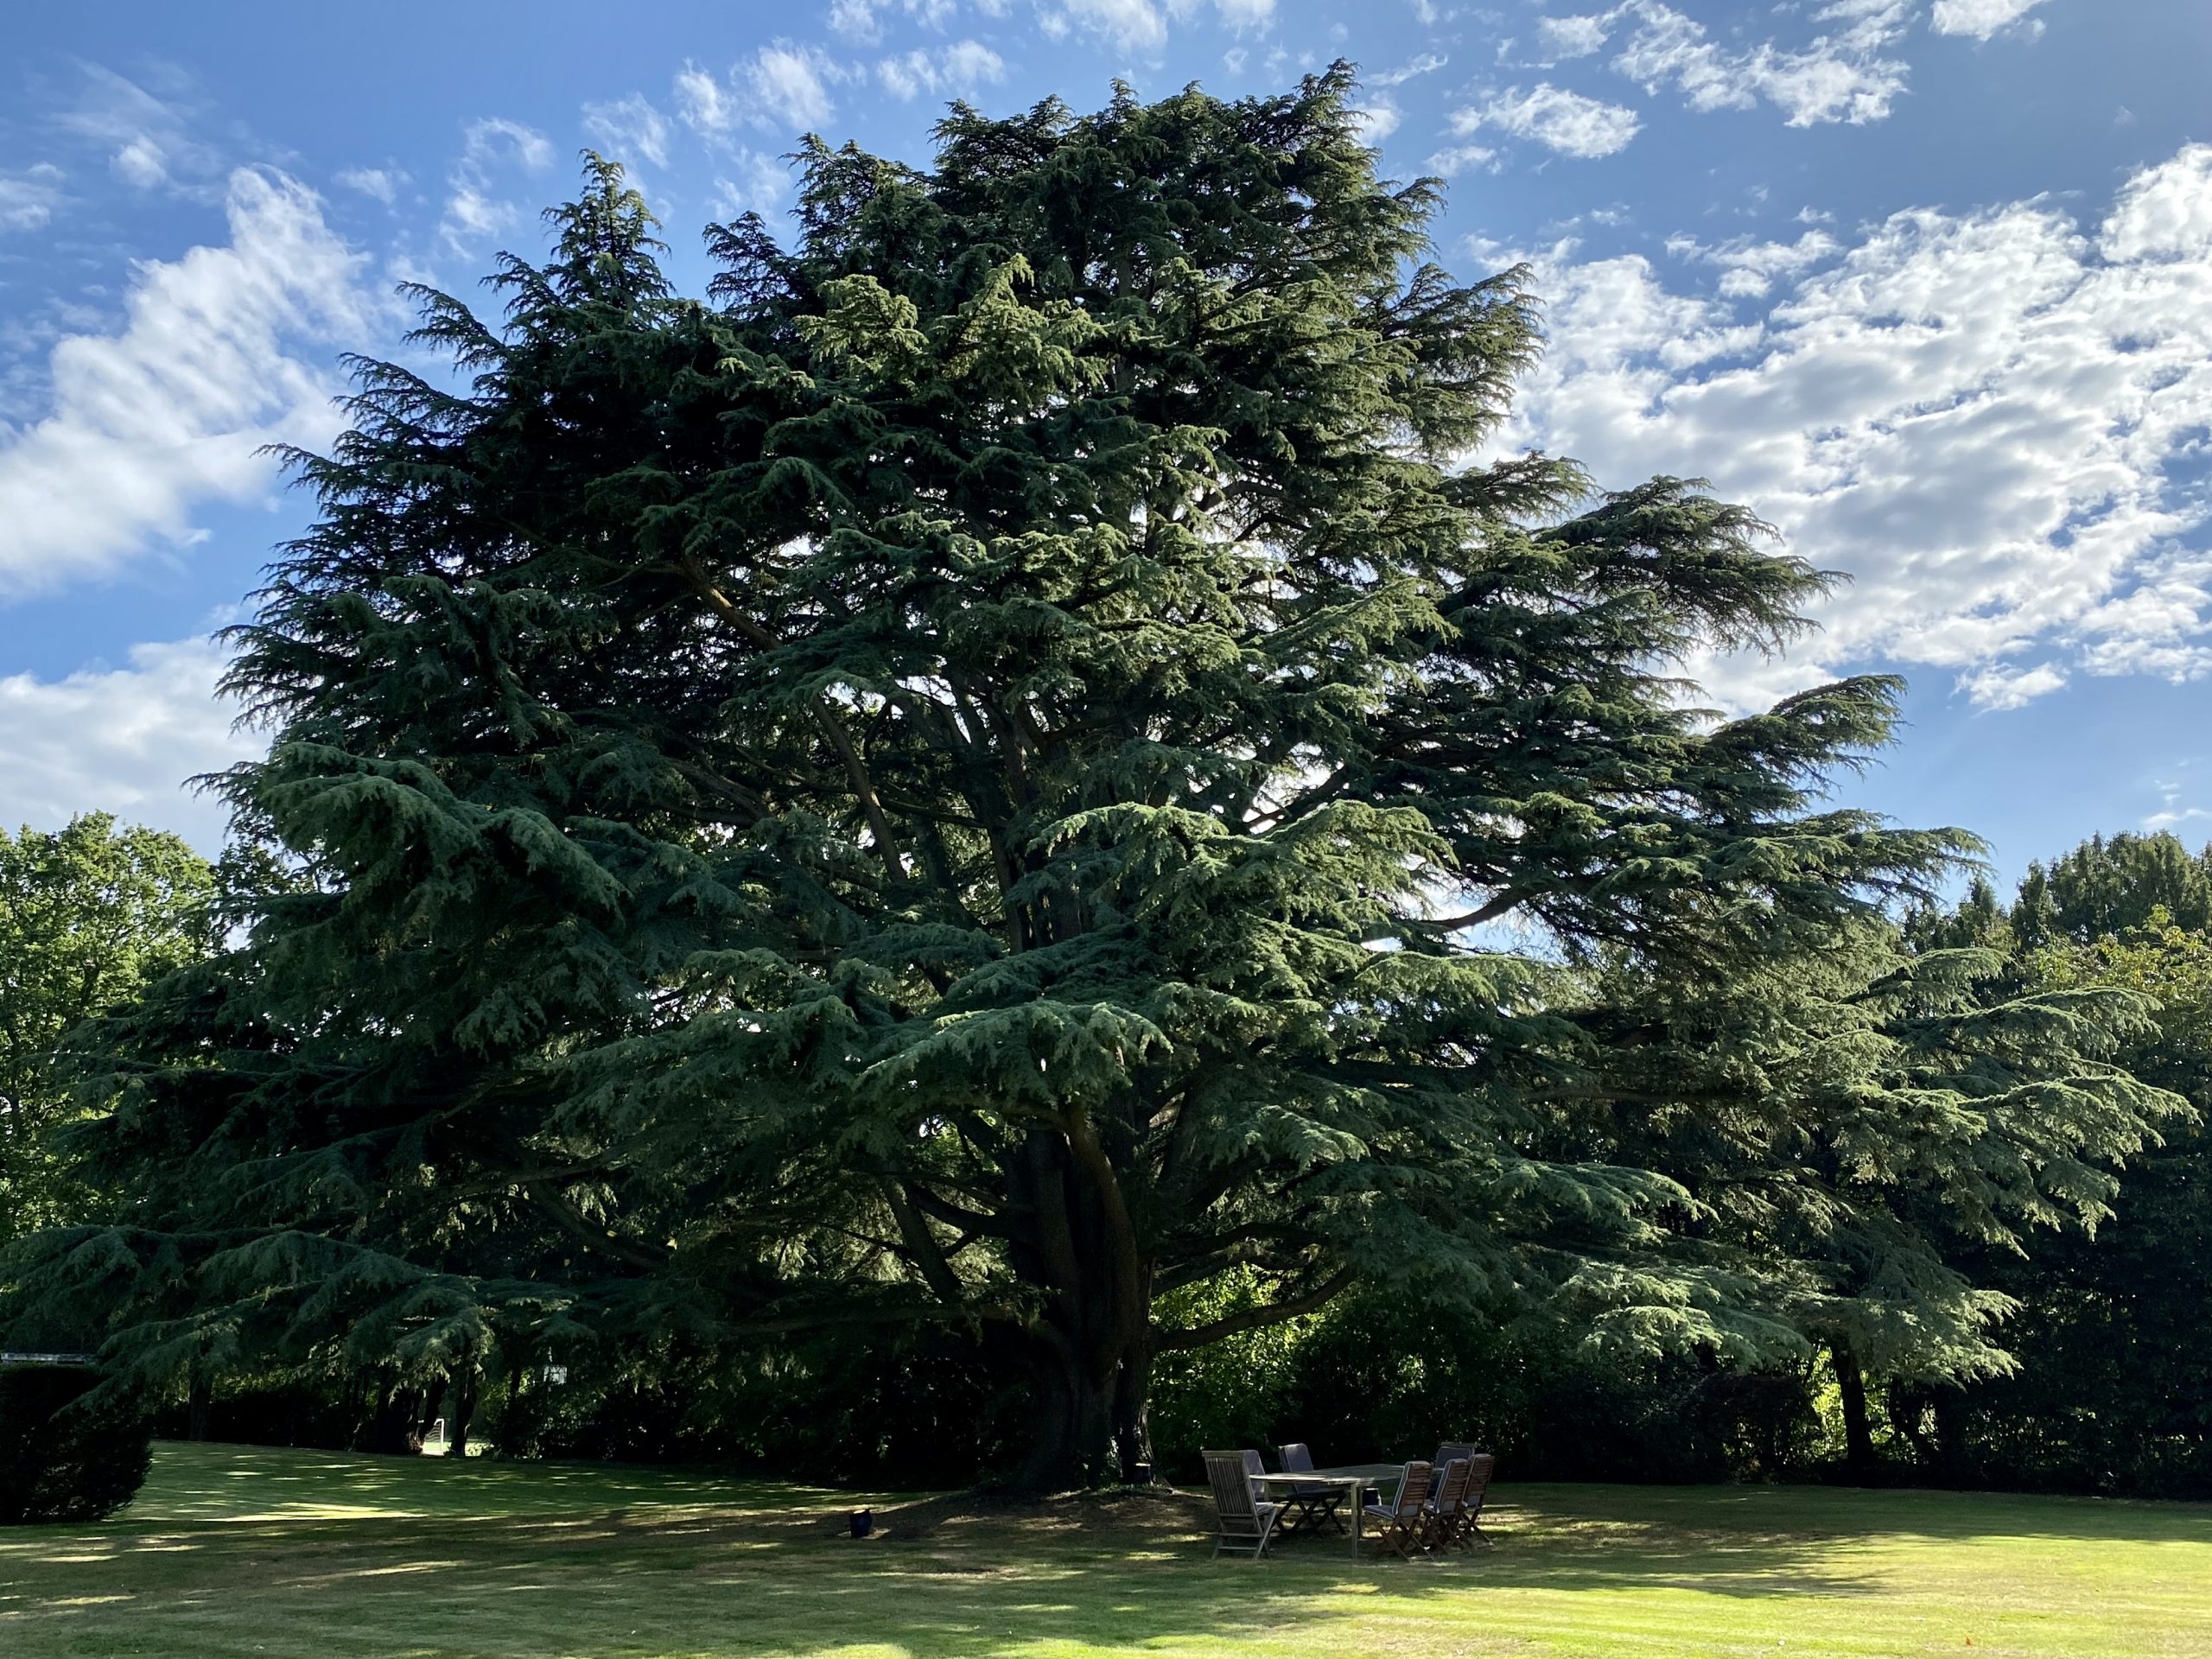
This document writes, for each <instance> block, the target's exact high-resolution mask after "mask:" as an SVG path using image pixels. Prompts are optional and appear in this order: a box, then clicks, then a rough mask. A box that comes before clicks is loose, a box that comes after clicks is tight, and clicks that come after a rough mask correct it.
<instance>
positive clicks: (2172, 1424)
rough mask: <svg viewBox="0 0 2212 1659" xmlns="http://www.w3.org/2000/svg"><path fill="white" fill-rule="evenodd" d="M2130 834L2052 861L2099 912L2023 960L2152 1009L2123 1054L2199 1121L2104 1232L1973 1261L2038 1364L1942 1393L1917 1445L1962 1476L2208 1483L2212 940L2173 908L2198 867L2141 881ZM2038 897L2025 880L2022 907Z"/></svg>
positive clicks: (2163, 1138)
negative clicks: (2171, 901)
mask: <svg viewBox="0 0 2212 1659" xmlns="http://www.w3.org/2000/svg"><path fill="white" fill-rule="evenodd" d="M2128 839H2129V838H2127V837H2114V838H2113V841H2112V842H2102V843H2100V842H2090V843H2087V844H2085V845H2084V846H2083V847H2082V848H2080V849H2076V850H2075V852H2074V853H2073V854H2071V855H2069V856H2068V857H2067V858H2065V859H2063V860H2060V861H2057V862H2056V864H2055V865H2054V866H2053V867H2052V868H2053V869H2054V871H2056V870H2064V869H2068V868H2071V869H2073V870H2075V871H2076V872H2085V871H2086V872H2094V874H2096V876H2097V887H2098V888H2099V889H2101V895H2100V897H2099V899H2098V900H2097V904H2096V907H2095V909H2094V911H2092V912H2090V916H2089V918H2081V916H2080V912H2075V919H2073V920H2070V921H2069V922H2067V923H2066V925H2064V926H2063V929H2061V930H2059V932H2058V937H2059V938H2060V942H2059V943H2057V944H2047V945H2044V946H2043V947H2042V948H2040V949H2037V950H2029V951H2026V952H2024V953H2022V954H2021V955H2020V956H2019V957H2017V958H2016V961H2015V964H2014V971H2015V972H2016V973H2017V974H2018V976H2020V977H2021V978H2022V979H2023V981H2024V982H2027V983H2029V984H2031V985H2032V986H2035V987H2037V988H2048V989H2050V990H2055V991H2056V992H2059V993H2061V994H2065V995H2073V994H2076V993H2078V992H2080V991H2082V990H2085V989H2117V990H2119V991H2121V992H2123V993H2126V994H2128V995H2134V996H2137V997H2139V998H2142V999H2144V1000H2145V1001H2146V1002H2147V1003H2148V1004H2149V1005H2150V1006H2152V1007H2154V1008H2155V1009H2156V1013H2155V1014H2154V1016H2153V1019H2152V1022H2150V1023H2148V1024H2146V1026H2145V1027H2144V1028H2143V1029H2141V1030H2139V1031H2138V1032H2137V1033H2134V1034H2133V1036H2132V1037H2131V1038H2130V1039H2129V1040H2128V1042H2127V1043H2126V1046H2125V1047H2124V1049H2123V1051H2122V1053H2121V1058H2123V1059H2124V1061H2125V1062H2126V1065H2128V1066H2129V1068H2130V1069H2131V1070H2133V1071H2135V1072H2136V1073H2138V1074H2139V1076H2141V1077H2144V1078H2145V1080H2146V1081H2149V1082H2152V1083H2155V1084H2158V1085H2160V1086H2161V1087H2164V1088H2165V1089H2168V1090H2172V1091H2174V1092H2175V1093H2177V1094H2178V1095H2181V1096H2184V1097H2186V1098H2187V1099H2188V1100H2189V1101H2190V1102H2191V1103H2192V1104H2193V1105H2195V1106H2196V1109H2197V1115H2196V1117H2195V1118H2194V1119H2193V1120H2191V1121H2190V1122H2178V1123H2173V1124H2171V1125H2169V1126H2167V1127H2166V1128H2165V1131H2164V1134H2163V1135H2160V1136H2159V1137H2158V1138H2157V1139H2155V1140H2154V1141H2152V1142H2151V1143H2149V1144H2148V1145H2146V1146H2145V1147H2144V1148H2143V1149H2142V1151H2141V1152H2140V1153H2139V1154H2138V1155H2137V1156H2136V1157H2134V1158H2133V1159H2132V1160H2130V1163H2129V1166H2128V1168H2127V1171H2126V1176H2125V1179H2124V1181H2123V1184H2122V1186H2121V1189H2120V1193H2119V1196H2118V1197H2117V1198H2116V1199H2115V1200H2114V1203H2113V1209H2114V1214H2113V1216H2112V1217H2111V1218H2110V1219H2109V1220H2108V1221H2107V1222H2106V1223H2105V1224H2103V1225H2102V1226H2101V1227H2100V1228H2099V1229H2098V1230H2097V1231H2096V1233H2095V1235H2094V1237H2088V1236H2073V1237H2068V1238H2063V1239H2060V1240H2056V1241H2054V1242H2053V1243H2051V1244H2050V1246H2049V1247H2047V1248H2044V1249H2037V1250H2035V1251H2033V1252H2032V1253H2031V1254H2030V1255H2027V1256H2026V1257H2024V1258H2008V1257H2005V1256H2002V1255H1999V1256H1996V1257H1994V1258H1993V1259H1992V1260H1991V1261H1990V1262H1987V1263H1986V1265H1982V1266H1978V1267H1976V1268H1975V1269H1974V1270H1976V1271H1977V1272H1978V1273H1979V1274H1980V1276H1981V1277H1983V1278H1984V1279H1985V1281H1986V1282H1988V1283H1990V1284H1991V1285H1992V1286H1993V1287H1996V1288H1998V1289H1999V1290H2000V1291H2001V1292H2002V1293H2004V1294H2005V1295H2006V1296H2007V1297H2008V1298H2009V1299H2010V1300H2012V1302H2013V1303H2014V1304H2015V1306H2017V1307H2018V1310H2019V1311H2018V1313H2017V1315H2016V1316H2015V1318H2014V1319H2012V1322H2011V1327H2010V1332H2009V1337H2008V1339H2009V1341H2010V1342H2011V1343H2012V1345H2014V1346H2015V1347H2017V1348H2018V1350H2019V1351H2021V1352H2022V1353H2023V1355H2024V1357H2025V1358H2026V1360H2027V1363H2025V1364H2024V1365H2023V1366H2022V1367H2021V1368H2019V1369H2018V1370H2017V1371H2016V1372H2012V1373H2008V1374H2007V1375H2005V1376H2002V1377H2000V1378H1996V1379H1993V1380H1991V1381H1989V1382H1986V1383H1982V1384H1980V1385H1979V1386H1976V1387H1974V1388H1971V1389H1966V1390H1963V1391H1961V1390H1957V1389H1950V1390H1940V1391H1936V1392H1933V1393H1931V1394H1929V1395H1928V1396H1927V1398H1926V1400H1925V1402H1924V1404H1925V1408H1929V1409H1930V1410H1931V1414H1933V1415H1934V1416H1935V1417H1936V1420H1937V1427H1938V1428H1939V1429H1940V1431H1941V1432H1939V1433H1935V1434H1933V1435H1923V1436H1922V1439H1923V1443H1924V1449H1925V1451H1926V1453H1927V1455H1928V1456H1929V1458H1930V1459H1931V1460H1934V1461H1936V1462H1937V1463H1939V1464H1941V1465H1944V1466H1946V1467H1947V1469H1948V1471H1950V1472H1953V1473H1955V1474H1967V1473H1979V1474H1980V1475H1982V1476H1983V1477H1984V1478H1993V1479H1998V1480H2001V1481H2004V1482H2005V1483H2007V1484H2032V1485H2052V1484H2056V1485H2066V1486H2073V1487H2076V1488H2082V1487H2087V1488H2089V1489H2092V1490H2103V1491H2133V1492H2138V1493H2144V1494H2155V1495H2161V1496H2173V1497H2191V1496H2193V1497H2202V1496H2203V1495H2205V1494H2206V1493H2207V1492H2212V1408H2208V1407H2207V1404H2206V1402H2207V1401H2208V1400H2212V1357H2208V1356H2212V1180H2208V1175H2212V1139H2208V1135H2207V1132H2206V1128H2205V1114H2206V1113H2207V1112H2208V1111H2212V935H2208V932H2207V931H2206V929H2205V928H2204V927H2203V926H2202V925H2201V924H2200V925H2196V926H2193V927H2191V926H2184V925H2181V924H2180V923H2178V922H2177V920H2176V919H2175V918H2173V917H2172V916H2171V915H2170V914H2169V913H2168V912H2166V911H2165V909H2164V906H2163V904H2162V903H2161V902H2160V900H2161V899H2162V898H2163V897H2165V896H2171V895H2172V894H2173V893H2174V892H2175V888H2176V886H2177V884H2175V883H2173V882H2171V881H2170V880H2166V879H2165V875H2166V873H2168V872H2171V871H2173V870H2175V869H2176V868H2187V867H2186V865H2183V864H2182V863H2181V862H2180V861H2177V860H2175V859H2174V858H2172V856H2171V854H2170V853H2169V854H2165V855H2158V856H2154V857H2152V858H2147V859H2145V860H2144V861H2142V862H2141V864H2139V865H2138V866H2136V867H2135V868H2136V869H2137V870H2138V871H2139V872H2145V873H2147V876H2148V879H2147V880H2145V882H2144V883H2143V885H2142V887H2134V886H2133V885H2131V884H2130V880H2129V872H2128V870H2127V869H2126V867H2125V866H2123V867H2122V868H2119V869H2114V868H2113V865H2114V864H2116V863H2119V862H2120V861H2119V860H2116V859H2114V858H2113V856H2112V851H2113V849H2115V848H2123V847H2124V846H2125V843H2126V842H2127V841H2128ZM2165 839H2166V840H2168V841H2169V842H2171V837H2166V838H2165ZM2139 844H2140V843H2139ZM2174 850H2176V851H2177V850H2178V848H2177V847H2176V848H2175V849H2174ZM2188 856H2189V855H2183V857H2184V858H2187V857H2188ZM2121 858H2126V853H2125V852H2123V853H2122V854H2121ZM2031 880H2032V877H2031ZM2052 885H2053V886H2054V887H2055V886H2056V882H2055V881H2054V882H2053V884H2052ZM2085 885H2086V884H2085ZM2146 888H2147V891H2145V889H2146ZM2077 891H2078V889H2077ZM2036 897H2037V894H2036V893H2035V890H2034V887H2032V886H2031V883H2023V886H2022V894H2021V899H2020V902H2019V904H2018V905H2017V906H2015V914H2016V915H2018V914H2019V913H2020V912H2022V911H2024V910H2026V909H2027V907H2028V906H2029V905H2030V904H2031V903H2032V902H2033V901H2034V900H2035V899H2036ZM2053 908H2054V909H2055V910H2058V911H2059V914H2060V915H2062V916H2063V915H2065V913H2066V912H2065V911H2064V910H2063V909H2060V908H2059V907H2058V906H2053ZM2130 917H2135V918H2139V920H2138V921H2134V922H2130V921H2128V920H2127V919H2126V918H2130ZM2023 919H2028V918H2023ZM2107 922H2114V923H2117V924H2118V925H2117V926H2115V927H2112V928H2109V929H2107V928H2106V927H2105V926H2103V925H2102V924H2104V923H2107ZM2093 930H2094V931H2093ZM2068 935H2075V936H2080V935H2088V942H2086V943H2078V944H2077V943H2074V942H2072V940H2071V939H2070V938H2067V937H2066V936H2068Z"/></svg>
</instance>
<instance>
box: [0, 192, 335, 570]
mask: <svg viewBox="0 0 2212 1659" xmlns="http://www.w3.org/2000/svg"><path fill="white" fill-rule="evenodd" d="M228 212H229V219H230V233H231V239H230V243H229V245H227V246H226V247H199V248H194V249H193V250H192V251H190V252H188V253H187V254H186V255H185V256H184V257H182V258H181V259H177V260H175V261H171V262H166V263H154V264H146V265H143V266H141V267H140V268H139V270H138V273H137V277H136V279H135V280H134V281H133V283H132V285H131V288H130V295H129V296H128V299H127V301H126V302H125V308H124V324H123V327H122V329H121V331H120V332H119V333H115V334H74V335H71V336H69V337H67V338H66V339H64V340H61V341H60V343H59V344H57V345H56V346H54V350H53V353H52V354H51V357H50V358H49V359H48V375H49V378H50V381H51V392H50V410H49V412H48V414H47V415H46V416H44V418H42V419H41V420H38V421H36V422H35V423H31V424H29V425H28V426H25V427H22V428H18V429H12V430H10V429H0V525H5V526H6V532H5V534H4V535H0V596H6V595H10V594H30V593H38V592H44V591H48V590H50V589H53V588H60V587H63V586H65V585H67V583H69V582H73V581H77V580H80V579H82V578H85V577H87V576H97V575H102V574H104V573H106V572H109V571H111V570H113V569H116V568H117V567H118V565H120V564H122V563H124V561H126V560H127V559H129V558H130V557H131V556H133V555H135V554H137V553H139V552H141V551H143V550H145V549H146V548H148V547H149V545H152V544H154V543H159V542H164V541H166V542H168V543H172V544H186V543H189V541H190V540H191V539H192V536H193V525H192V522H191V515H192V511H193V508H194V505H195V504H197V503H199V502H201V501H203V500H207V499H220V500H226V501H233V502H236V501H246V500H251V499H254V498H256V497H257V496H260V495H262V494H263V493H264V492H266V491H267V489H268V488H269V485H270V479H271V476H272V474H273V473H274V470H275V463H274V462H272V461H270V460H269V459H267V458H266V457H264V456H262V455H260V454H257V451H258V450H259V449H260V448H262V446H264V444H268V443H270V442H304V443H321V442H327V440H328V439H329V438H330V437H331V436H332V435H334V433H335V432H336V430H337V426H338V419H337V416H336V414H335V412H334V410H333V409H332V407H331V404H330V395H331V391H332V390H333V389H332V387H331V386H330V385H329V384H328V383H327V381H326V379H325V378H324V377H323V376H322V375H321V373H320V372H318V371H317V370H316V369H315V368H312V367H310V366H309V365H308V363H306V362H303V361H302V360H301V359H300V358H299V357H298V356H297V355H296V354H295V353H294V352H293V351H292V350H291V349H290V346H291V343H292V341H293V340H296V338H297V337H299V336H301V335H303V334H304V335H308V336H312V337H315V338H327V337H329V336H332V335H334V334H342V335H344V336H346V337H347V338H349V339H351V340H359V339H360V338H361V337H362V336H363V335H364V334H366V333H367V332H368V331H369V328H370V326H371V325H370V322H369V320H368V319H369V306H368V304H367V302H366V301H365V298H364V296H362V294H361V292H360V290H359V288H358V286H357V281H358V278H359V270H360V265H361V263H362V262H361V260H360V257H359V256H357V255H355V254H353V253H352V252H351V251H348V250H347V249H346V246H345V245H344V244H343V243H342V242H340V240H339V239H338V238H337V237H336V236H334V234H332V232H330V230H329V229H328V227H327V226H325V225H324V223H323V219H322V207H321V202H320V201H319V200H317V198H316V197H315V194H314V193H313V192H312V191H310V190H308V188H306V187H305V186H303V185H301V184H299V183H296V182H295V181H293V180H291V179H289V178H286V177H284V176H283V175H281V174H274V173H264V172H258V171H253V170H249V169H241V170H240V171H238V172H237V173H234V174H233V175H232V176H231V182H230V194H229V201H228ZM317 355H318V356H320V355H321V353H318V354H317Z"/></svg>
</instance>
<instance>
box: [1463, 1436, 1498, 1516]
mask: <svg viewBox="0 0 2212 1659" xmlns="http://www.w3.org/2000/svg"><path fill="white" fill-rule="evenodd" d="M1496 1471H1497V1459H1496V1458H1494V1457H1492V1456H1491V1454H1490V1453H1489V1452H1477V1453H1475V1455H1474V1456H1473V1457H1471V1458H1469V1459H1467V1496H1466V1500H1465V1502H1466V1508H1467V1514H1468V1516H1469V1518H1472V1517H1473V1516H1478V1515H1480V1514H1481V1513H1482V1512H1483V1498H1484V1497H1485V1496H1486V1495H1487V1494H1488V1493H1489V1491H1490V1478H1491V1475H1492V1474H1494V1473H1495V1472H1496Z"/></svg>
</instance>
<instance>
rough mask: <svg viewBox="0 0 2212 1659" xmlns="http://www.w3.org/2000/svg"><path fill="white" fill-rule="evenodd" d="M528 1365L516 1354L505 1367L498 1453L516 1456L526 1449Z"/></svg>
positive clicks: (528, 1437)
mask: <svg viewBox="0 0 2212 1659" xmlns="http://www.w3.org/2000/svg"><path fill="white" fill-rule="evenodd" d="M529 1370H530V1368H529V1366H528V1364H527V1363H525V1362H524V1359H523V1357H521V1356H520V1355H519V1354H518V1355H517V1356H516V1357H515V1359H514V1363H512V1364H511V1365H509V1366H508V1367H507V1401H506V1406H505V1409H503V1410H502V1411H501V1412H500V1413H499V1455H500V1456H501V1457H503V1458H518V1457H521V1456H522V1455H523V1454H524V1452H525V1451H526V1450H527V1449H528V1445H529V1439H530V1402H529V1400H528V1399H527V1397H526V1396H525V1383H526V1382H527V1380H528V1373H529Z"/></svg>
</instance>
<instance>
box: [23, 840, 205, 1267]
mask: <svg viewBox="0 0 2212 1659" xmlns="http://www.w3.org/2000/svg"><path fill="white" fill-rule="evenodd" d="M214 896H215V880H214V873H213V870H211V869H210V868H209V867H208V865H207V861H206V860H204V859H202V858H201V857H200V855H198V854H197V853H195V852H194V851H193V850H192V849H191V848H190V847H188V845H186V844H185V842H182V841H181V840H180V839H178V838H177V837H176V836H173V835H169V834H168V833H166V832H164V831H162V830H158V829H141V828H137V827H136V826H132V827H128V828H121V829H118V827H117V824H116V822H115V820H114V819H113V818H112V817H109V816H108V815H107V814H105V813H104V812H92V813H86V814H84V815H83V816H81V817H77V818H73V819H72V820H71V821H70V823H69V824H68V826H67V828H66V829H60V830H58V831H54V832H52V833H43V832H41V831H39V830H35V829H31V828H29V826H28V825H27V826H25V827H24V828H23V829H22V830H21V831H20V832H18V833H17V834H16V836H14V837H13V838H10V836H9V835H8V833H7V832H6V831H5V830H4V829H0V1245H4V1244H6V1243H8V1242H9V1241H10V1240H12V1239H16V1238H20V1237H22V1236H23V1235H25V1234H27V1233H29V1232H31V1231H33V1230H36V1229H38V1228H41V1227H50V1226H53V1225H54V1224H56V1223H59V1222H62V1221H66V1220H69V1219H72V1218H73V1213H72V1212H73V1211H74V1210H75V1209H76V1208H77V1207H78V1205H79V1203H80V1202H81V1200H82V1198H83V1196H84V1195H82V1194H81V1193H79V1192H75V1191H74V1189H73V1187H72V1185H70V1183H69V1181H68V1180H67V1178H66V1176H65V1174H64V1173H63V1168H62V1164H61V1160H60V1159H59V1157H58V1156H57V1155H56V1154H55V1152H54V1147H53V1146H52V1144H51V1141H52V1135H53V1131H54V1126H55V1125H56V1124H57V1123H58V1122H61V1121H62V1120H63V1119H65V1118H66V1117H67V1116H69V1115H70V1112H71V1107H70V1105H69V1098H68V1088H67V1080H66V1078H65V1077H62V1076H60V1075H59V1073H58V1071H57V1064H56V1062H57V1057H58V1055H59V1054H60V1051H61V1048H62V1045H63V1042H64V1039H66V1038H67V1035H68V1033H70V1032H71V1031H72V1030H73V1029H74V1028H76V1027H79V1026H80V1025H82V1024H83V1023H84V1022H85V1021H86V1020H90V1019H92V1017H93V1016H94V1015H96V1014H101V1013H104V1012H105V1011H106V1010H107V1009H109V1008H111V1007H116V1006H117V1005H118V1004H121V1003H125V1002H128V1001H131V1000H132V999H133V998H135V997H137V995H139V994H140V993H141V992H143V990H144V989H145V988H146V986H147V985H148V983H149V982H151V981H152V980H154V979H156V978H158V977H159V976H162V975H163V974H166V973H168V972H169V971H170V970H171V969H175V968H177V967H180V966H181V965H182V964H184V963H188V962H191V961H194V960H195V959H196V958H198V957H202V956H205V955H206V954H207V951H208V950H210V949H211V948H212V946H213V937H212V930H213V901H214Z"/></svg>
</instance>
